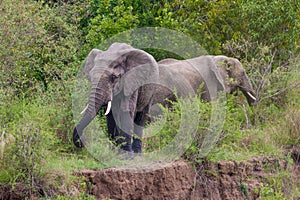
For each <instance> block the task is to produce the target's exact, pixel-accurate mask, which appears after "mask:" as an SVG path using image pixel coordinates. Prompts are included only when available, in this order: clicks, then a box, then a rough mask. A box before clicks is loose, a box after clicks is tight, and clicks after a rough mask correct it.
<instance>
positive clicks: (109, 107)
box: [104, 101, 111, 115]
mask: <svg viewBox="0 0 300 200" xmlns="http://www.w3.org/2000/svg"><path fill="white" fill-rule="evenodd" d="M110 109H111V101H109V102H108V104H107V108H106V111H105V113H104V115H108V113H109V112H110Z"/></svg>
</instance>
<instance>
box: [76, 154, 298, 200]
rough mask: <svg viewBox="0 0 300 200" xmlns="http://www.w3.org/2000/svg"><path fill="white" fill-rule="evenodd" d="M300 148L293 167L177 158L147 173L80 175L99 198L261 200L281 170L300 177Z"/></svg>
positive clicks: (265, 161)
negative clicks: (263, 185) (266, 186)
mask: <svg viewBox="0 0 300 200" xmlns="http://www.w3.org/2000/svg"><path fill="white" fill-rule="evenodd" d="M298 150H299V149H298ZM298 150H297V151H296V150H294V151H293V153H292V157H293V158H294V160H295V162H294V163H295V164H294V165H293V166H292V165H289V164H288V162H287V161H286V160H280V159H277V158H266V157H254V158H251V159H249V160H247V161H243V162H235V161H219V162H217V163H213V162H208V161H205V162H203V163H199V164H197V166H194V167H193V166H191V165H190V164H187V163H186V162H184V161H176V162H174V163H170V164H167V165H166V166H165V167H164V168H162V169H157V170H154V171H146V172H143V173H140V171H135V170H133V169H130V170H124V169H118V168H109V169H103V170H83V171H81V172H80V174H81V175H83V176H85V177H86V178H87V182H88V184H87V185H89V187H88V189H87V192H88V193H89V194H92V195H95V197H96V199H105V198H110V199H122V200H125V199H128V200H134V199H141V200H150V199H151V200H152V199H171V200H176V199H178V200H179V199H195V200H198V199H204V200H205V199H214V200H218V199H220V200H226V199H228V200H229V199H236V200H238V199H260V191H261V183H264V182H266V178H267V177H269V176H271V175H274V174H276V173H277V172H278V171H281V170H293V171H294V178H293V180H299V179H300V174H299V160H300V159H299V158H300V153H299V152H300V151H298ZM297 170H298V171H297ZM286 192H290V191H286Z"/></svg>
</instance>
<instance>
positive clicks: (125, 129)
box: [116, 111, 133, 152]
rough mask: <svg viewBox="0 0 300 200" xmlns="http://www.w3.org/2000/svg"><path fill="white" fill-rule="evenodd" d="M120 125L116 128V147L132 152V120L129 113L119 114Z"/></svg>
mask: <svg viewBox="0 0 300 200" xmlns="http://www.w3.org/2000/svg"><path fill="white" fill-rule="evenodd" d="M119 117H120V124H119V126H118V131H117V132H118V135H117V137H116V143H117V146H119V147H120V148H121V149H122V150H124V151H128V152H132V145H131V141H132V130H133V119H132V117H131V116H130V112H128V111H127V112H122V111H120V113H119Z"/></svg>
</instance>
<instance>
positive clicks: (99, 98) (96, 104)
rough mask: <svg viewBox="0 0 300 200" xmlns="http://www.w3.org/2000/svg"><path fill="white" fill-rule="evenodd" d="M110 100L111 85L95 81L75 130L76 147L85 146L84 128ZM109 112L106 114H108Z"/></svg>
mask: <svg viewBox="0 0 300 200" xmlns="http://www.w3.org/2000/svg"><path fill="white" fill-rule="evenodd" d="M109 101H111V90H110V89H109V87H105V86H104V85H103V84H101V83H100V82H98V83H93V84H92V89H91V94H90V96H89V103H88V106H87V108H86V110H85V112H84V115H83V116H82V118H81V120H80V121H79V123H78V125H77V126H76V127H75V129H74V132H73V143H74V145H75V146H76V147H79V148H81V147H84V145H85V141H84V139H83V138H81V135H82V133H83V130H84V129H85V128H86V127H87V126H88V125H89V123H90V122H91V121H92V120H93V119H94V118H95V116H96V115H97V113H98V112H99V110H100V109H101V107H102V106H103V105H105V104H107V102H109ZM108 107H109V106H108ZM107 112H108V111H107ZM107 112H106V113H105V114H108V113H107Z"/></svg>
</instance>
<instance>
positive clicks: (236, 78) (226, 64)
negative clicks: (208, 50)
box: [147, 55, 256, 123]
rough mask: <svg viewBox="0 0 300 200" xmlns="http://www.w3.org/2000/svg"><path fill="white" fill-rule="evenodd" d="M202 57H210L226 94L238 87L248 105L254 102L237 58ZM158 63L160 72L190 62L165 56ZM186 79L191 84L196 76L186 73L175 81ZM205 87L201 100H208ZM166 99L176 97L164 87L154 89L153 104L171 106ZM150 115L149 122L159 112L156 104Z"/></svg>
mask: <svg viewBox="0 0 300 200" xmlns="http://www.w3.org/2000/svg"><path fill="white" fill-rule="evenodd" d="M203 57H208V58H211V59H212V61H213V62H214V63H215V66H216V67H217V69H218V71H219V74H220V77H221V82H222V83H223V84H224V87H225V88H224V89H225V92H226V93H228V94H232V93H234V92H235V91H237V90H238V89H240V90H241V91H242V92H243V94H244V95H245V97H246V99H247V102H248V104H249V105H250V106H252V105H253V104H254V102H256V97H255V92H254V90H253V87H252V85H251V81H250V79H249V78H248V76H247V74H246V71H245V69H244V68H243V66H242V64H241V63H240V61H239V60H237V59H235V58H232V57H227V56H224V55H216V56H214V55H206V56H203ZM158 65H159V69H160V73H162V72H161V71H162V70H161V69H162V68H164V69H166V71H173V70H174V68H176V67H177V68H185V69H186V68H188V66H189V65H190V63H188V61H184V60H176V59H173V58H167V59H163V60H161V61H159V62H158ZM160 77H164V78H166V77H167V76H166V75H161V76H160ZM169 79H171V80H172V77H169ZM185 80H187V81H189V82H190V85H192V83H191V81H195V80H197V78H196V79H195V78H192V75H191V74H186V75H184V77H183V78H182V79H181V81H179V80H176V81H177V82H178V81H179V83H180V84H181V85H184V84H183V83H184V81H185ZM170 84H171V85H172V84H174V85H175V84H176V83H170ZM197 86H198V84H196V87H193V93H196V92H197V89H198V88H197ZM206 90H207V88H204V89H203V90H202V91H201V92H202V95H201V98H202V99H203V100H206V101H209V100H210V98H209V96H208V95H207V94H206V93H203V91H206ZM166 99H168V100H171V101H175V100H176V97H175V94H174V91H172V90H168V89H166V88H159V89H157V90H156V91H155V94H154V99H153V104H156V103H158V104H162V105H163V106H168V107H171V106H172V105H171V103H170V101H166ZM150 113H151V114H150V115H149V116H148V118H147V122H148V123H151V122H152V121H155V120H154V119H153V117H154V116H158V115H159V114H161V109H160V108H159V106H157V105H152V106H151V109H150Z"/></svg>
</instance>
